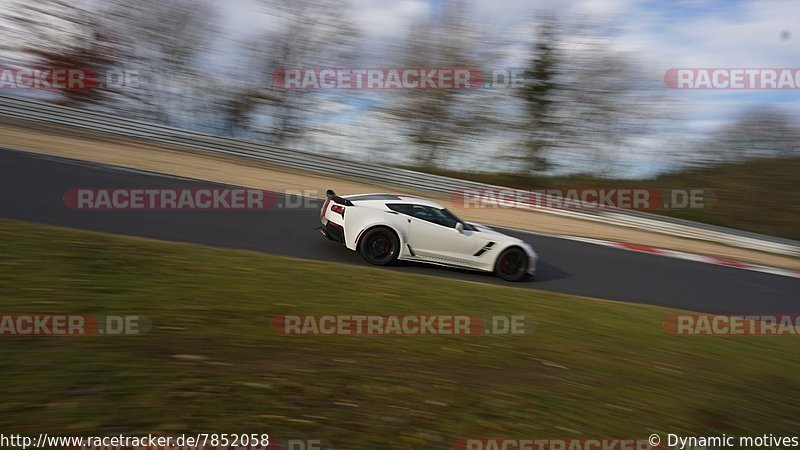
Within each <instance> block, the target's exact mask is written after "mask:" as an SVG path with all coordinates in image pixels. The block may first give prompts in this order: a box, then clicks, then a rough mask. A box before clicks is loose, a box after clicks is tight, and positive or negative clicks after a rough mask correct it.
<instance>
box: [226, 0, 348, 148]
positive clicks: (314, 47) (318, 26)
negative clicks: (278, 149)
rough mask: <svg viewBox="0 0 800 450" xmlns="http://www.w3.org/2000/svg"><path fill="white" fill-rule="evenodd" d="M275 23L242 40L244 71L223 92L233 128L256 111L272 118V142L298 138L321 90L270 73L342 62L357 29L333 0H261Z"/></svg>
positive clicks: (231, 129)
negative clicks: (284, 83)
mask: <svg viewBox="0 0 800 450" xmlns="http://www.w3.org/2000/svg"><path fill="white" fill-rule="evenodd" d="M263 5H264V7H265V8H266V11H267V12H268V14H270V15H271V16H272V17H273V19H274V20H273V26H272V27H271V29H269V30H266V31H265V32H264V33H262V34H261V35H259V36H258V37H257V38H256V39H253V40H252V42H250V43H246V44H245V48H246V50H247V56H246V57H245V58H246V59H245V61H243V65H242V69H241V70H242V72H245V73H246V74H247V76H246V77H245V78H247V79H246V80H245V81H244V82H240V83H235V84H234V85H232V86H231V89H230V90H229V91H228V92H227V93H226V96H225V99H224V101H223V110H224V112H225V114H226V118H225V123H226V124H227V128H228V130H229V131H230V132H231V133H235V131H236V130H237V129H238V128H240V127H243V126H244V127H246V126H247V123H248V121H249V119H250V118H251V117H252V116H253V115H254V114H265V115H267V116H269V117H271V118H272V121H271V123H272V127H271V128H272V129H271V135H272V138H273V141H274V142H275V143H285V142H286V141H287V140H288V139H295V138H299V137H301V136H302V135H303V132H304V130H305V129H306V128H307V126H308V125H307V118H308V115H309V114H310V113H313V112H314V111H315V109H316V105H315V101H316V100H318V99H319V98H320V97H319V93H317V92H309V91H300V90H291V89H284V88H281V87H278V85H277V84H273V80H272V74H274V73H276V72H277V71H279V70H280V69H286V68H298V67H303V68H319V67H334V66H342V65H345V64H343V63H344V62H345V61H348V60H349V59H350V58H351V57H352V56H353V54H354V52H355V51H354V40H355V38H356V36H357V33H356V31H355V28H354V27H353V25H352V24H351V23H350V22H349V19H348V8H347V7H345V6H343V5H342V3H341V2H338V1H336V0H273V1H269V0H264V2H263Z"/></svg>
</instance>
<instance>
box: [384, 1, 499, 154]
mask: <svg viewBox="0 0 800 450" xmlns="http://www.w3.org/2000/svg"><path fill="white" fill-rule="evenodd" d="M481 38H482V34H481V32H480V30H479V27H478V26H477V25H476V24H474V23H472V22H471V21H470V19H469V17H468V16H467V14H466V5H465V4H464V2H463V1H460V0H456V1H450V2H447V3H446V4H444V5H443V8H442V11H441V13H440V14H438V15H437V16H435V17H433V18H426V19H421V20H418V21H417V22H415V23H413V24H412V26H411V29H410V30H409V33H408V41H407V43H406V50H405V62H406V66H407V67H409V68H420V69H436V68H460V69H475V68H477V67H479V64H478V62H479V61H481V56H482V55H481V54H480V53H479V50H478V49H479V42H480V40H481ZM483 56H485V55H483ZM478 96H480V93H478V92H475V91H471V90H469V91H465V90H463V89H459V88H455V89H442V88H438V89H413V90H407V91H403V92H400V93H398V95H397V101H395V102H393V103H391V104H389V106H387V107H386V111H387V112H389V113H390V114H391V115H392V116H393V117H395V118H396V119H397V120H398V121H400V122H401V125H400V129H402V130H404V132H405V133H406V135H407V136H408V137H409V138H410V140H411V142H412V143H413V144H414V145H415V147H416V149H417V151H416V154H415V155H414V159H415V162H416V164H417V165H419V166H422V167H429V168H430V167H435V166H437V165H439V164H440V162H441V161H442V160H443V159H445V158H446V157H448V156H451V155H452V152H453V150H455V148H456V144H457V143H458V141H459V140H461V139H464V138H466V137H468V136H470V135H475V134H477V133H479V132H480V131H481V130H482V129H484V127H485V126H486V125H487V123H488V119H487V114H486V110H485V109H484V108H483V107H482V106H483V105H480V104H478V103H476V102H470V101H469V100H471V99H473V100H474V99H476V98H477V97H478Z"/></svg>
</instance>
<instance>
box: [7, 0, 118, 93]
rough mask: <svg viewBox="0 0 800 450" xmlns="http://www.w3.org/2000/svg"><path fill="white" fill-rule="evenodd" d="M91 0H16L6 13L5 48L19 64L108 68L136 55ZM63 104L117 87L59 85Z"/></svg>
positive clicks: (100, 69)
mask: <svg viewBox="0 0 800 450" xmlns="http://www.w3.org/2000/svg"><path fill="white" fill-rule="evenodd" d="M89 6H95V7H97V5H94V4H90V3H87V2H70V1H67V0H45V1H42V2H35V3H30V2H21V1H14V2H12V3H11V4H9V5H8V6H7V7H6V8H4V9H3V12H2V13H1V14H2V15H0V30H1V31H2V34H3V35H4V36H7V37H8V38H9V39H3V44H2V45H3V50H5V51H6V52H7V54H9V55H10V56H9V58H10V59H12V60H13V61H12V62H13V63H15V64H19V65H30V66H38V67H45V68H81V69H89V70H91V71H94V72H96V73H105V72H106V71H108V70H110V69H111V68H113V67H114V66H115V65H117V64H118V63H119V62H120V61H122V60H125V59H127V58H129V57H130V56H131V55H132V49H131V46H130V41H129V40H128V39H127V38H126V37H124V36H123V34H122V33H120V32H119V29H118V27H115V26H114V24H113V23H112V22H111V21H109V20H107V19H108V18H107V17H105V16H104V15H103V14H97V11H96V10H92V9H90V8H89ZM55 90H57V91H58V92H59V93H60V94H61V98H60V99H59V100H58V101H59V102H61V103H64V104H68V105H76V104H87V103H98V102H101V101H103V100H104V99H106V98H107V97H108V96H109V95H110V94H112V93H113V90H112V89H105V90H100V89H68V88H64V89H59V88H57V87H56V88H55Z"/></svg>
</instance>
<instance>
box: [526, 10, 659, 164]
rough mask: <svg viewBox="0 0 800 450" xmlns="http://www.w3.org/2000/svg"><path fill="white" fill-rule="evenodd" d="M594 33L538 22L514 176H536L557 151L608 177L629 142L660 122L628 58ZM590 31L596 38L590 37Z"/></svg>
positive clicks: (652, 90)
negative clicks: (517, 167)
mask: <svg viewBox="0 0 800 450" xmlns="http://www.w3.org/2000/svg"><path fill="white" fill-rule="evenodd" d="M597 31H598V30H592V29H588V28H586V27H583V26H582V25H581V24H580V23H575V24H565V23H563V22H560V21H558V20H556V19H554V18H552V17H547V18H545V19H543V20H541V21H540V25H539V34H538V38H537V42H536V44H535V46H534V51H533V58H532V60H531V64H530V66H529V68H528V69H527V70H526V71H525V82H524V84H523V87H521V88H519V92H518V94H519V95H520V96H521V98H522V99H523V102H524V105H525V110H526V113H527V114H526V120H524V121H522V122H520V123H518V126H521V127H522V129H523V133H524V134H525V135H526V137H525V139H523V145H522V147H523V150H522V155H521V160H522V164H521V166H520V168H521V171H522V172H524V173H535V172H543V171H546V170H547V169H549V168H551V167H552V166H553V163H554V161H553V158H552V154H553V153H554V152H555V151H564V152H567V153H568V154H570V155H571V156H572V157H573V158H572V159H576V160H582V161H585V162H586V163H587V164H588V165H591V167H592V169H593V171H599V172H605V171H609V170H610V169H611V167H612V166H614V165H615V164H616V163H618V162H619V160H620V159H622V158H624V157H625V149H626V148H627V145H629V141H630V140H631V139H632V138H634V137H637V136H643V135H645V133H646V132H648V131H649V130H650V129H651V128H650V127H651V126H652V125H653V122H654V119H656V118H663V117H664V116H665V110H666V102H665V101H664V99H662V98H660V96H658V95H657V88H656V85H655V83H653V84H650V83H649V81H648V79H647V77H645V76H644V74H643V71H642V70H641V69H640V68H639V67H638V65H637V64H636V62H635V60H634V59H633V58H631V57H629V56H628V55H625V54H624V53H621V52H618V51H614V50H613V49H610V48H608V46H607V40H606V39H604V38H603V37H602V36H601V34H602V33H598V32H597ZM593 33H597V34H593Z"/></svg>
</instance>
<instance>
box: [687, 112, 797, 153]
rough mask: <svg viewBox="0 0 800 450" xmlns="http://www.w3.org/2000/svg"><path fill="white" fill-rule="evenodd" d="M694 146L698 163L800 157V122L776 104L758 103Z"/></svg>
mask: <svg viewBox="0 0 800 450" xmlns="http://www.w3.org/2000/svg"><path fill="white" fill-rule="evenodd" d="M694 150H695V151H694V152H693V158H694V160H695V164H698V165H712V164H718V163H723V162H741V161H745V160H748V159H755V158H777V157H800V126H798V123H797V122H796V121H792V118H791V117H790V116H789V115H788V114H786V113H784V112H782V111H780V110H778V109H776V108H774V107H770V106H766V105H762V106H757V107H754V108H751V109H749V110H747V111H745V112H744V113H743V114H741V115H740V116H739V117H738V118H737V119H736V120H734V121H733V122H731V123H729V124H727V125H725V126H723V127H721V128H720V129H718V130H717V131H715V132H713V133H711V134H710V135H709V136H708V137H707V138H706V139H703V140H702V141H701V142H700V143H699V144H698V145H697V146H696V147H695V149H694Z"/></svg>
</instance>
